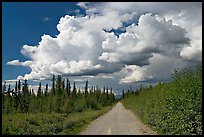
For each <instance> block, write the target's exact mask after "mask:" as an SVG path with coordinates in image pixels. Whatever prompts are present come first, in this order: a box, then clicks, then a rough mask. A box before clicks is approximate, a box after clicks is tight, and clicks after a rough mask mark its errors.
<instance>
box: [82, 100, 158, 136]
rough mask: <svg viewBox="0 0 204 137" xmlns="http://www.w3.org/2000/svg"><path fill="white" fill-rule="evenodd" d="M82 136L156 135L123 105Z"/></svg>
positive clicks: (102, 118) (117, 106) (100, 118)
mask: <svg viewBox="0 0 204 137" xmlns="http://www.w3.org/2000/svg"><path fill="white" fill-rule="evenodd" d="M80 134H81V135H156V133H155V132H154V131H152V130H151V129H149V128H148V127H147V126H146V125H144V124H143V123H141V122H140V121H139V119H138V118H137V117H136V116H135V115H134V114H133V113H132V112H131V111H130V110H126V109H125V108H124V106H123V105H122V103H120V102H118V103H117V104H116V106H115V107H114V108H113V109H112V110H110V111H109V112H107V113H106V114H104V115H102V116H100V117H98V118H97V119H96V120H94V121H92V122H91V124H90V125H88V127H87V129H85V131H82V132H81V133H80Z"/></svg>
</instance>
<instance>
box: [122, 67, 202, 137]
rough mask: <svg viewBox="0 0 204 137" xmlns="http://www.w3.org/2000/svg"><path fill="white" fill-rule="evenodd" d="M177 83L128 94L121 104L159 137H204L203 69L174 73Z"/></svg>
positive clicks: (161, 84) (142, 89)
mask: <svg viewBox="0 0 204 137" xmlns="http://www.w3.org/2000/svg"><path fill="white" fill-rule="evenodd" d="M173 76H174V81H173V82H169V83H159V84H158V85H156V86H155V87H153V88H152V87H148V88H141V89H140V90H139V91H138V92H136V93H126V94H125V98H124V99H123V100H122V103H123V104H124V106H125V107H126V108H127V109H130V110H132V111H133V112H134V113H135V114H136V115H137V116H138V117H139V118H140V119H141V120H142V121H143V122H144V123H146V124H148V125H149V126H151V127H152V128H153V129H154V130H155V131H157V132H159V133H160V134H167V135H201V134H202V66H199V67H198V68H197V69H196V70H194V71H193V70H192V69H190V68H185V69H183V70H180V71H178V70H177V71H175V73H174V75H173Z"/></svg>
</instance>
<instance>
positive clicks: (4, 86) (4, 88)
mask: <svg viewBox="0 0 204 137" xmlns="http://www.w3.org/2000/svg"><path fill="white" fill-rule="evenodd" d="M5 91H6V82H4V85H3V93H5Z"/></svg>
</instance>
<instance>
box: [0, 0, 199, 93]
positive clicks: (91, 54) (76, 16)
mask: <svg viewBox="0 0 204 137" xmlns="http://www.w3.org/2000/svg"><path fill="white" fill-rule="evenodd" d="M201 11H202V3H199V2H195V3H188V2H186V3H170V2H169V3H154V2H145V3H143V2H133V3H129V2H127V3H119V2H114V3H111V2H105V3H101V2H100V3H92V2H91V3H87V2H80V3H76V2H3V3H2V81H7V82H8V80H17V79H25V78H26V79H28V80H29V84H31V85H33V86H34V85H38V83H39V81H41V82H42V84H44V85H45V84H46V83H49V81H47V80H48V79H50V77H51V76H52V74H56V75H57V74H60V75H62V76H63V77H64V78H67V77H68V78H70V80H71V81H72V82H73V81H76V82H77V84H78V87H80V88H83V87H84V84H85V82H84V81H85V80H86V79H88V80H89V81H90V82H89V83H90V85H99V86H101V87H103V86H109V87H112V88H113V89H114V90H115V91H116V92H121V91H122V89H123V88H124V89H128V88H129V86H130V85H131V86H132V87H133V89H137V88H138V87H139V86H140V84H147V85H148V84H156V83H157V82H160V81H169V80H171V74H172V71H173V69H174V68H183V67H186V66H189V65H190V66H195V65H197V64H199V63H201V62H202V43H201V42H202V35H201V34H202V31H201V28H202V16H201V15H202V12H201ZM104 30H105V31H104ZM111 32H114V33H111ZM49 84H50V83H49Z"/></svg>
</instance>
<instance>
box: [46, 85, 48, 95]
mask: <svg viewBox="0 0 204 137" xmlns="http://www.w3.org/2000/svg"><path fill="white" fill-rule="evenodd" d="M47 94H48V84H46V86H45V96H47Z"/></svg>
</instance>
